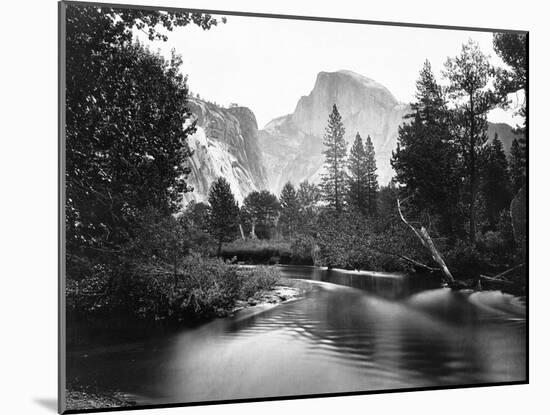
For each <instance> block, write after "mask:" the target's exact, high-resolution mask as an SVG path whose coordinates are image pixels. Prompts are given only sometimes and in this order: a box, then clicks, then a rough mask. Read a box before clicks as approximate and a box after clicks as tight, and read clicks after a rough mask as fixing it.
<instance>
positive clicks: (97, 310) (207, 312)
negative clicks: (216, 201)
mask: <svg viewBox="0 0 550 415" xmlns="http://www.w3.org/2000/svg"><path fill="white" fill-rule="evenodd" d="M180 263H181V266H180V268H179V269H178V272H177V274H175V275H174V273H173V272H172V270H171V269H170V268H168V269H166V268H163V267H160V266H158V265H157V266H152V265H147V266H143V265H140V266H134V267H133V268H132V269H131V271H128V272H119V273H117V271H116V270H113V269H111V270H108V269H106V268H104V267H97V268H96V269H95V273H94V274H93V275H92V276H90V277H88V278H85V279H82V280H81V281H74V280H68V283H67V308H68V309H69V311H70V314H71V315H73V316H81V317H82V316H84V317H86V316H89V317H91V316H96V317H101V316H117V317H125V318H130V319H138V320H147V321H155V320H170V321H194V320H199V319H204V318H209V317H214V316H222V315H225V314H227V313H228V312H229V311H230V310H231V309H232V308H233V306H234V305H235V302H236V301H237V300H246V299H247V298H249V297H251V296H253V295H254V294H256V293H257V292H258V291H261V290H265V289H270V288H272V287H273V286H274V285H275V284H276V283H277V281H278V278H279V273H278V271H276V270H275V269H272V268H269V267H255V268H250V269H246V268H239V267H238V266H237V265H234V264H232V263H230V262H225V261H223V260H222V259H214V258H205V257H202V256H200V255H197V254H192V255H188V256H186V257H184V258H182V259H181V261H180Z"/></svg>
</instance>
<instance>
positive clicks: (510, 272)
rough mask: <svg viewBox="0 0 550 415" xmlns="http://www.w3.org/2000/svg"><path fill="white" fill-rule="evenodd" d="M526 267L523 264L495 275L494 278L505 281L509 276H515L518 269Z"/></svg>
mask: <svg viewBox="0 0 550 415" xmlns="http://www.w3.org/2000/svg"><path fill="white" fill-rule="evenodd" d="M524 266H525V264H524V263H521V264H519V265H516V266H515V267H512V268H510V269H507V270H506V271H504V272H501V273H500V274H498V275H495V276H494V277H492V278H494V279H497V280H503V279H505V278H506V277H507V276H508V275H510V274H513V273H514V272H515V271H517V270H518V269H521V268H522V267H524Z"/></svg>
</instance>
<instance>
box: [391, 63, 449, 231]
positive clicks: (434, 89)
mask: <svg viewBox="0 0 550 415" xmlns="http://www.w3.org/2000/svg"><path fill="white" fill-rule="evenodd" d="M416 89H417V91H416V101H415V102H413V103H411V108H412V109H413V112H412V113H411V114H409V116H408V118H409V119H411V121H410V122H409V123H406V124H403V125H402V126H401V127H399V131H398V139H397V149H396V150H395V151H394V152H393V153H392V159H391V164H392V167H393V168H394V170H395V173H396V174H395V178H394V182H396V183H399V184H401V185H402V187H401V190H400V193H401V196H402V197H410V198H411V203H410V206H411V207H414V208H415V211H416V213H420V212H428V213H429V214H430V215H432V216H437V217H438V218H439V219H440V223H441V227H440V229H439V231H441V232H443V233H445V234H448V235H454V234H456V230H457V228H459V226H458V224H457V223H456V222H457V220H458V217H459V215H457V212H456V210H457V205H458V194H459V191H458V190H459V188H458V185H459V175H458V172H457V170H458V157H457V151H455V149H454V147H453V144H452V136H451V129H450V125H451V122H450V113H449V111H448V110H447V107H446V102H445V97H444V95H443V92H442V90H441V87H440V86H439V85H438V83H437V81H436V79H435V76H434V75H433V73H432V70H431V65H430V63H429V62H428V61H426V62H425V63H424V65H423V67H422V70H421V71H420V75H419V78H418V81H417V82H416Z"/></svg>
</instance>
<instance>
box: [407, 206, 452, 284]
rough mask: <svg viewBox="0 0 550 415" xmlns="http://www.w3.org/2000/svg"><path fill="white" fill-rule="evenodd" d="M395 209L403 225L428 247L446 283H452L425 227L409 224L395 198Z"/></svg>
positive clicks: (446, 268)
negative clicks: (417, 227) (418, 227)
mask: <svg viewBox="0 0 550 415" xmlns="http://www.w3.org/2000/svg"><path fill="white" fill-rule="evenodd" d="M397 210H398V211H399V216H401V220H402V221H403V223H405V225H407V226H408V227H409V228H410V229H411V230H412V231H413V232H414V234H415V235H416V236H417V237H418V239H420V242H421V243H422V245H423V246H424V247H425V248H426V249H428V251H430V254H431V256H432V258H433V260H434V261H435V262H436V263H437V265H439V268H440V269H441V271H442V272H443V275H444V277H445V280H446V281H447V282H448V283H454V282H455V279H454V277H453V275H452V274H451V271H449V268H448V267H447V264H445V260H444V259H443V257H442V256H441V254H440V253H439V251H438V250H437V248H436V247H435V244H434V242H433V240H432V238H431V237H430V235H429V234H428V231H427V230H426V228H425V227H424V226H422V227H421V228H420V230H418V229H416V228H415V227H414V226H413V225H411V224H410V223H409V222H408V221H407V219H405V216H403V212H402V211H401V202H400V201H399V199H397Z"/></svg>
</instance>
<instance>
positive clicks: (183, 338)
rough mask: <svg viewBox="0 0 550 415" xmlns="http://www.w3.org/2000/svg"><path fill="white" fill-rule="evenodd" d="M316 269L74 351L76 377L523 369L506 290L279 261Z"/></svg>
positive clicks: (184, 379) (217, 391) (516, 318)
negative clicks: (177, 326) (299, 294)
mask: <svg viewBox="0 0 550 415" xmlns="http://www.w3.org/2000/svg"><path fill="white" fill-rule="evenodd" d="M281 270H282V272H283V274H284V275H285V276H287V277H292V278H300V279H307V280H311V281H312V285H313V288H312V290H311V291H310V292H308V293H307V295H306V296H305V297H304V298H302V299H299V300H295V301H291V302H287V303H283V304H281V305H278V306H275V307H273V306H268V307H254V308H251V309H247V310H244V311H242V312H240V313H237V314H236V315H235V316H234V317H230V318H225V319H217V320H215V321H213V322H210V323H207V324H204V325H202V326H199V327H197V328H193V329H182V330H181V331H179V332H175V333H174V332H172V333H170V334H166V333H164V334H158V335H157V334H155V335H154V336H152V337H151V338H149V339H148V340H146V341H137V342H121V343H120V344H116V345H113V344H110V345H108V346H106V345H102V344H90V345H89V346H87V347H86V349H85V350H83V349H80V350H79V351H78V352H73V353H70V354H69V361H68V376H69V379H75V378H78V380H79V381H80V382H81V383H84V384H90V385H100V386H102V387H107V388H110V389H113V390H116V391H121V392H124V393H127V394H128V395H130V396H131V397H132V398H133V399H136V400H137V401H138V403H139V404H153V403H154V404H160V403H177V402H198V401H207V400H208V401H211V400H223V399H241V398H259V397H270V396H283V395H301V394H318V393H331V392H348V391H369V390H380V389H387V388H391V389H393V388H410V387H423V386H442V385H460V384H473V383H487V382H508V381H521V380H524V379H525V354H526V342H525V341H526V324H525V305H524V304H523V302H522V301H521V300H520V299H518V298H517V297H513V296H511V295H506V294H502V293H501V292H496V291H492V292H473V291H458V292H457V291H451V290H450V289H445V288H430V287H429V285H428V286H426V284H425V283H424V284H423V285H424V286H419V285H418V284H417V283H414V281H413V280H412V279H411V278H408V277H406V276H400V275H395V274H369V273H358V272H346V271H336V270H330V271H329V270H325V269H319V268H314V267H304V266H300V267H296V266H281Z"/></svg>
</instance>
